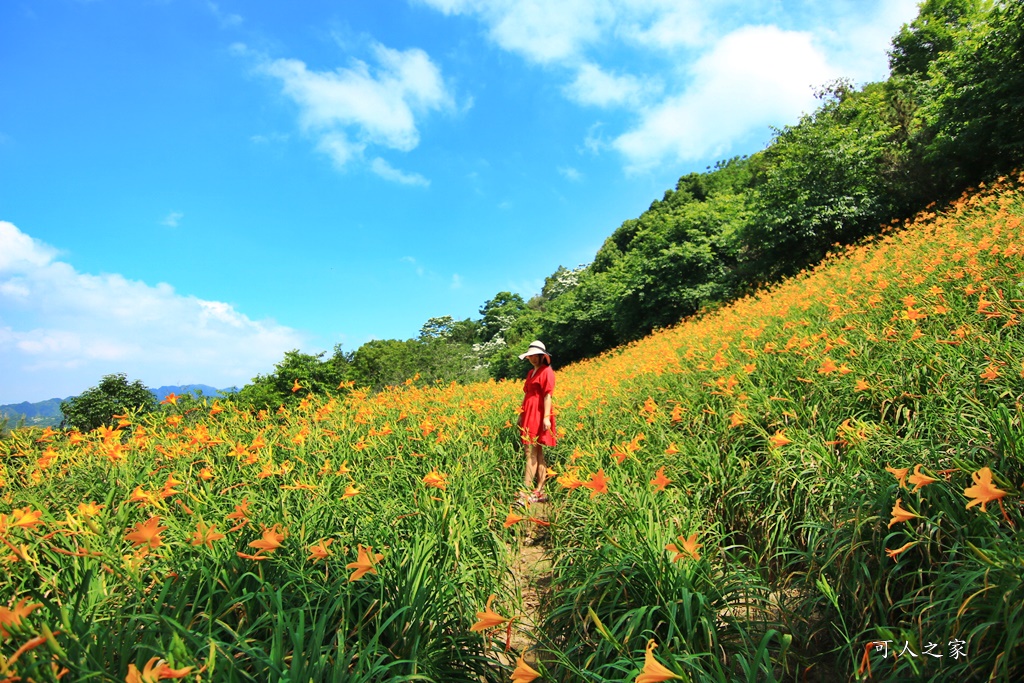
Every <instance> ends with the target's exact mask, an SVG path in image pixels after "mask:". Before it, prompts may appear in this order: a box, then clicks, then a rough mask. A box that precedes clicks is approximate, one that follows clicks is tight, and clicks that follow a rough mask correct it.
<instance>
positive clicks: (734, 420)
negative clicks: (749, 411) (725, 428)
mask: <svg viewBox="0 0 1024 683" xmlns="http://www.w3.org/2000/svg"><path fill="white" fill-rule="evenodd" d="M744 422H746V418H744V417H743V414H742V413H741V412H740V411H738V410H737V411H735V412H734V413H733V414H732V415H730V416H729V427H739V426H740V425H741V424H743V423H744Z"/></svg>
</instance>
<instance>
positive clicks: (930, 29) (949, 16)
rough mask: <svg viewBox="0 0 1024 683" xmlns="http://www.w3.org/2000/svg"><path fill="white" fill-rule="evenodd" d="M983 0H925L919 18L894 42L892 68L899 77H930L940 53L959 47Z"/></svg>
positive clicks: (906, 25)
mask: <svg viewBox="0 0 1024 683" xmlns="http://www.w3.org/2000/svg"><path fill="white" fill-rule="evenodd" d="M979 5H980V3H979V0H925V2H923V3H922V4H921V9H920V11H919V12H918V15H917V17H916V18H915V19H914V20H913V21H912V22H910V23H909V24H904V25H903V27H902V28H901V29H900V32H899V33H897V34H896V36H895V37H894V38H893V40H892V48H891V49H890V50H889V69H890V71H891V72H892V74H893V75H895V76H911V75H916V76H921V77H925V76H927V74H928V67H929V65H930V64H931V63H932V62H933V61H935V60H936V59H937V58H938V56H939V55H940V54H942V53H943V52H946V51H948V50H951V49H953V48H954V47H956V45H957V43H958V42H959V40H960V37H961V36H962V34H963V31H962V27H963V26H964V24H966V23H968V22H969V21H970V20H971V19H973V18H974V16H975V15H976V14H977V12H978V9H979Z"/></svg>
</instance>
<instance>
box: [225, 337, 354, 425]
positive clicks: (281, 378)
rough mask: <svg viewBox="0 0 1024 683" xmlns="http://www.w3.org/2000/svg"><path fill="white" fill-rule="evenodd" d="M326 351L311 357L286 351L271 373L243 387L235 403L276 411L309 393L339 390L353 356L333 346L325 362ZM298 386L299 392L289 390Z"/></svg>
mask: <svg viewBox="0 0 1024 683" xmlns="http://www.w3.org/2000/svg"><path fill="white" fill-rule="evenodd" d="M326 355H327V352H326V351H321V352H320V353H316V354H310V353H302V352H301V351H299V350H298V349H293V350H291V351H286V352H285V354H284V358H283V359H282V360H281V361H280V362H279V363H277V364H276V365H275V366H274V371H273V372H271V373H269V374H266V375H257V376H256V377H254V378H253V380H252V383H250V384H247V385H245V386H244V387H242V388H241V389H240V390H239V391H238V393H237V394H235V400H236V402H237V403H239V404H240V405H245V406H249V407H250V408H253V409H257V410H258V409H264V408H276V407H278V406H280V405H289V404H291V403H294V402H295V401H297V400H300V399H301V398H302V397H304V396H306V395H307V394H309V393H315V394H320V395H324V394H327V393H328V392H337V391H339V385H340V384H341V383H342V382H345V381H347V380H349V379H350V375H351V369H350V366H351V364H352V357H351V355H350V354H347V353H345V352H344V351H342V349H341V345H340V344H339V345H337V346H335V347H334V353H333V355H331V357H330V358H327V359H326V360H324V356H326ZM296 383H298V385H299V387H301V389H300V390H297V391H292V389H293V388H294V387H295V385H296Z"/></svg>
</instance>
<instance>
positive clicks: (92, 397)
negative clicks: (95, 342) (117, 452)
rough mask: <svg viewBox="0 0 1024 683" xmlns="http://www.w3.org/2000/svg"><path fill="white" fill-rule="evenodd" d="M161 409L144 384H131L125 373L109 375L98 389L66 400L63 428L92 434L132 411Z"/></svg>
mask: <svg viewBox="0 0 1024 683" xmlns="http://www.w3.org/2000/svg"><path fill="white" fill-rule="evenodd" d="M156 407H157V402H156V397H155V396H154V395H153V393H152V392H151V391H150V390H149V388H148V387H146V385H144V384H143V383H142V382H141V381H139V380H135V381H133V382H131V383H129V382H128V377H127V376H126V375H125V374H124V373H117V374H113V375H105V376H104V377H103V379H101V380H100V383H99V384H98V385H97V386H95V387H90V388H89V389H86V390H85V391H83V392H82V393H81V394H80V395H78V396H75V397H74V398H71V399H68V400H67V401H62V402H61V404H60V412H61V413H62V414H63V415H64V420H63V421H62V423H61V425H62V426H64V427H69V428H71V429H77V430H79V431H83V432H84V431H91V430H93V429H97V428H99V427H102V426H103V425H109V424H113V421H114V419H113V416H114V415H119V414H123V413H126V412H131V413H135V414H140V413H147V412H150V411H152V410H155V409H156Z"/></svg>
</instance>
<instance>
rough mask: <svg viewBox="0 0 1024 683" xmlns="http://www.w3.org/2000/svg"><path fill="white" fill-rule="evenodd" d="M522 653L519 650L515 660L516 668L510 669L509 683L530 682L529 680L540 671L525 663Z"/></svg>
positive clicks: (538, 675) (534, 677)
mask: <svg viewBox="0 0 1024 683" xmlns="http://www.w3.org/2000/svg"><path fill="white" fill-rule="evenodd" d="M523 654H524V653H522V652H520V653H519V659H517V660H516V668H515V669H514V670H513V671H512V681H511V683H530V681H533V680H536V679H537V678H538V677H540V672H539V671H536V670H535V669H533V668H532V667H531V666H530V665H529V664H527V663H526V660H525V659H523Z"/></svg>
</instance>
